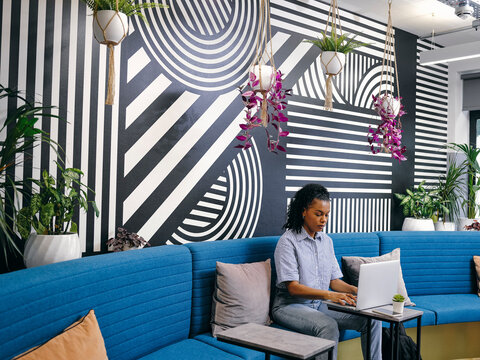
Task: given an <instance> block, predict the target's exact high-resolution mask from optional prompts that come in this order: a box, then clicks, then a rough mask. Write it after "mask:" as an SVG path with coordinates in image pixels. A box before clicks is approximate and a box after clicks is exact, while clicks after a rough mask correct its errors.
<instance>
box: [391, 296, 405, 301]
mask: <svg viewBox="0 0 480 360" xmlns="http://www.w3.org/2000/svg"><path fill="white" fill-rule="evenodd" d="M392 300H393V301H395V302H404V301H405V298H404V297H403V296H402V295H401V294H395V295H393V298H392Z"/></svg>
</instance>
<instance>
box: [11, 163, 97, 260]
mask: <svg viewBox="0 0 480 360" xmlns="http://www.w3.org/2000/svg"><path fill="white" fill-rule="evenodd" d="M56 164H57V166H58V169H59V173H60V176H59V177H58V178H57V179H56V180H55V179H54V178H53V177H52V176H51V175H49V174H48V172H47V171H46V170H44V171H43V172H42V178H41V179H40V180H33V182H34V183H35V184H36V185H37V186H38V187H39V189H40V193H37V194H34V195H33V196H32V198H31V200H30V204H29V205H28V206H25V207H24V208H22V209H21V210H20V211H19V212H18V216H17V222H16V225H17V229H18V232H19V233H20V235H21V236H22V238H23V239H24V240H27V243H26V245H25V254H24V258H25V265H26V266H27V267H33V266H39V265H45V264H50V263H53V262H59V261H65V260H71V259H75V258H79V257H81V256H82V252H81V249H80V241H79V239H78V234H77V224H76V223H74V222H73V215H74V212H75V210H76V208H77V207H80V208H82V209H83V210H85V211H87V210H88V208H89V203H90V204H91V206H92V207H93V209H94V211H95V214H96V216H98V215H99V211H98V209H97V206H96V204H95V201H92V200H88V194H87V192H88V191H91V192H93V191H92V190H91V189H89V188H88V187H87V186H86V185H84V184H83V183H81V182H80V177H81V176H82V175H83V173H82V172H81V171H80V170H78V169H75V168H68V169H63V167H62V166H61V165H60V164H59V163H56ZM32 228H33V229H34V230H35V232H34V233H31V229H32Z"/></svg>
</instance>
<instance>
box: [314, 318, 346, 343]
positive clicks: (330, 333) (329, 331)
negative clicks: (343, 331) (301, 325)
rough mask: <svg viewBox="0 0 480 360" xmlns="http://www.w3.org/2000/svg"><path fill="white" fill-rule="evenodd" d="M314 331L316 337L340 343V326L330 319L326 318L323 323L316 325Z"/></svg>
mask: <svg viewBox="0 0 480 360" xmlns="http://www.w3.org/2000/svg"><path fill="white" fill-rule="evenodd" d="M312 330H313V331H312V332H313V335H314V336H316V337H320V338H323V339H328V340H333V341H336V342H338V338H339V336H340V332H339V330H338V324H337V322H336V321H335V320H334V319H332V318H330V317H324V318H323V319H322V321H321V322H319V323H317V324H315V325H314V327H313V329H312Z"/></svg>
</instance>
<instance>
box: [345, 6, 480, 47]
mask: <svg viewBox="0 0 480 360" xmlns="http://www.w3.org/2000/svg"><path fill="white" fill-rule="evenodd" d="M444 2H447V3H448V2H452V1H450V0H441V1H438V0H392V22H393V26H394V27H395V28H400V29H402V30H405V31H408V32H410V33H413V34H415V35H418V36H428V35H431V33H432V29H434V30H435V33H436V34H437V35H435V42H436V43H438V44H440V45H443V46H450V45H456V44H461V43H470V42H474V41H480V30H479V31H476V30H475V29H473V28H472V21H473V20H474V18H473V17H469V18H468V19H466V20H462V19H460V18H459V17H458V16H456V15H455V11H454V8H453V7H451V6H449V5H447V4H445V3H444ZM471 2H472V5H473V6H474V7H475V8H478V7H480V0H471ZM338 6H339V7H340V8H344V9H347V10H350V11H352V12H354V13H356V14H359V15H363V16H367V17H369V18H372V19H375V20H378V21H381V22H384V23H386V22H387V19H388V18H387V16H388V1H387V0H338ZM477 13H478V11H477ZM432 14H433V16H432ZM466 27H468V28H469V29H468V30H464V31H459V32H456V33H453V34H448V35H438V33H440V32H444V31H450V30H454V29H460V28H466ZM428 41H430V39H428Z"/></svg>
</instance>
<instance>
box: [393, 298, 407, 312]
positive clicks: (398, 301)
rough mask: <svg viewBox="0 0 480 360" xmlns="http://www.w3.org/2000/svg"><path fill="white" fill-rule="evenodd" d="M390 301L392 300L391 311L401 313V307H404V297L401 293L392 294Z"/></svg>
mask: <svg viewBox="0 0 480 360" xmlns="http://www.w3.org/2000/svg"><path fill="white" fill-rule="evenodd" d="M392 302H393V313H394V314H403V309H404V307H405V298H404V297H403V296H402V295H401V294H395V295H393V298H392Z"/></svg>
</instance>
